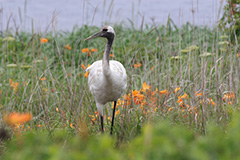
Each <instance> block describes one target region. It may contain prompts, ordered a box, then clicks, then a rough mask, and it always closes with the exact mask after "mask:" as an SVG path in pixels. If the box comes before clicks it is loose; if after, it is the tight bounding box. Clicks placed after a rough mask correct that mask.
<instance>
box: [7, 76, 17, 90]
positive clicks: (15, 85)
mask: <svg viewBox="0 0 240 160" xmlns="http://www.w3.org/2000/svg"><path fill="white" fill-rule="evenodd" d="M9 84H10V87H12V88H13V90H14V91H17V89H18V86H19V83H18V82H14V81H12V79H10V78H9Z"/></svg>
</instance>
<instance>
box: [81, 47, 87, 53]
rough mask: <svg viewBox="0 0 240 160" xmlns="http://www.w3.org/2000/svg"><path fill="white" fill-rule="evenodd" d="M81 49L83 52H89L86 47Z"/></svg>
mask: <svg viewBox="0 0 240 160" xmlns="http://www.w3.org/2000/svg"><path fill="white" fill-rule="evenodd" d="M81 51H82V52H83V53H86V52H89V49H88V48H83V49H82V50H81Z"/></svg>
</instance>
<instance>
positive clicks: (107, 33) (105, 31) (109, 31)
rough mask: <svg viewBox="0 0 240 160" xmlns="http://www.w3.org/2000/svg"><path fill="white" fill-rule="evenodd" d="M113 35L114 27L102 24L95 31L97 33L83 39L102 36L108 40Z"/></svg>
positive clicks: (112, 37)
mask: <svg viewBox="0 0 240 160" xmlns="http://www.w3.org/2000/svg"><path fill="white" fill-rule="evenodd" d="M114 36H115V32H114V29H113V28H112V27H111V26H104V27H103V28H102V29H101V30H100V32H97V33H95V34H93V35H91V36H90V37H88V38H86V39H85V40H84V41H87V40H90V39H93V38H97V37H104V38H107V39H109V40H110V39H111V40H113V39H114Z"/></svg>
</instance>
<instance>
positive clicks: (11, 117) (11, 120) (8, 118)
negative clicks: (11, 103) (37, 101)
mask: <svg viewBox="0 0 240 160" xmlns="http://www.w3.org/2000/svg"><path fill="white" fill-rule="evenodd" d="M31 119H32V114H31V113H17V112H13V113H10V114H6V115H4V117H3V120H4V122H5V123H7V124H10V125H14V124H17V123H20V124H22V123H25V122H28V121H30V120H31Z"/></svg>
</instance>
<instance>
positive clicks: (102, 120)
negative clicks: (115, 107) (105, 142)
mask: <svg viewBox="0 0 240 160" xmlns="http://www.w3.org/2000/svg"><path fill="white" fill-rule="evenodd" d="M100 118H101V129H102V130H101V131H102V133H103V132H104V131H103V116H100Z"/></svg>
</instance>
